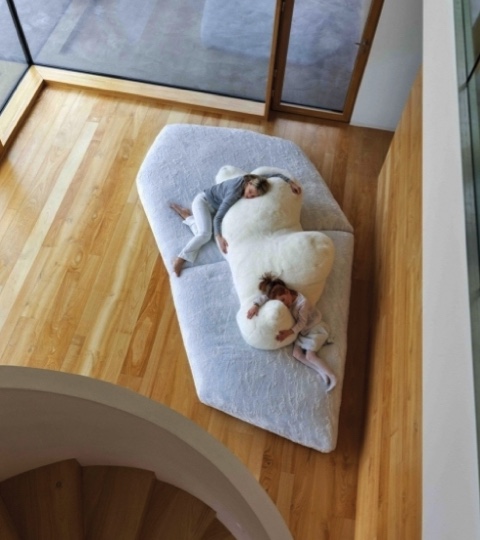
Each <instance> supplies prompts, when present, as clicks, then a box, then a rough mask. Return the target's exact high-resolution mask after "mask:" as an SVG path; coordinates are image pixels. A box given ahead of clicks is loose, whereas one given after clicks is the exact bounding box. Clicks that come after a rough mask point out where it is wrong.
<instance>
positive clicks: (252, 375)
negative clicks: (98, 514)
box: [137, 124, 354, 452]
mask: <svg viewBox="0 0 480 540" xmlns="http://www.w3.org/2000/svg"><path fill="white" fill-rule="evenodd" d="M228 164H230V165H235V166H237V167H239V168H241V169H243V170H247V171H251V170H253V169H255V168H257V167H259V166H262V165H268V166H274V167H279V168H283V169H287V170H288V171H291V172H292V174H293V175H294V176H295V177H296V178H298V179H299V180H300V182H301V183H302V186H303V190H304V199H303V201H304V202H303V206H302V214H301V222H302V226H303V229H304V230H320V231H323V232H325V233H326V234H327V235H328V236H330V238H331V239H332V240H333V242H334V245H335V251H336V255H335V261H334V265H333V269H332V272H331V274H330V275H329V277H328V280H327V284H326V287H325V290H324V292H323V295H322V297H321V299H320V301H319V307H320V309H321V311H322V314H323V318H324V320H325V321H326V322H327V323H328V325H329V326H330V329H331V335H332V338H333V340H334V343H333V344H330V345H326V346H324V347H323V348H322V349H321V351H320V356H322V357H323V358H324V359H325V360H326V361H327V362H328V363H329V364H330V366H331V367H332V369H333V370H334V371H335V373H336V374H337V377H338V384H337V387H336V388H335V389H334V390H332V391H331V392H328V393H327V392H326V389H325V385H324V383H323V381H322V380H321V378H320V377H319V376H318V375H317V374H316V373H315V372H314V371H313V370H311V369H310V368H308V367H306V366H304V365H303V364H301V363H299V362H297V361H296V360H294V359H293V358H292V355H291V351H292V347H291V346H289V347H285V348H282V349H279V350H276V351H264V350H259V349H255V348H253V347H251V346H249V345H248V344H247V343H246V342H245V341H244V340H243V338H242V336H241V334H240V330H239V328H238V326H237V323H236V314H237V311H238V309H239V301H238V297H237V294H236V292H235V290H234V286H233V283H232V277H231V272H230V268H229V264H228V262H227V261H226V260H225V259H224V257H223V256H222V254H221V253H220V252H219V250H218V249H217V247H216V245H215V244H214V243H213V242H210V243H209V244H208V245H207V246H206V247H205V248H204V249H203V250H202V252H201V253H200V255H199V257H198V259H197V261H196V263H195V265H186V266H185V269H184V271H183V273H182V276H181V277H180V278H177V277H176V276H174V275H172V274H171V280H170V284H171V288H172V295H173V299H174V303H175V307H176V310H177V315H178V320H179V324H180V328H181V332H182V337H183V340H184V344H185V349H186V352H187V356H188V359H189V362H190V366H191V370H192V374H193V378H194V381H195V387H196V391H197V394H198V397H199V399H200V401H201V402H202V403H205V404H207V405H210V406H212V407H215V408H217V409H220V410H222V411H224V412H226V413H228V414H230V415H232V416H235V417H237V418H240V419H242V420H244V421H246V422H249V423H251V424H254V425H256V426H259V427H261V428H263V429H266V430H268V431H271V432H273V433H276V434H278V435H281V436H283V437H286V438H288V439H290V440H292V441H294V442H297V443H300V444H302V445H305V446H308V447H311V448H314V449H316V450H319V451H322V452H330V451H332V450H333V449H334V448H335V446H336V441H337V432H338V418H339V412H340V404H341V394H342V383H343V375H344V366H345V356H346V348H347V321H348V307H349V298H350V278H351V267H352V259H353V243H354V238H353V231H352V227H351V226H350V224H349V223H348V221H347V219H346V217H345V216H344V214H343V213H342V211H341V209H340V207H339V206H338V204H337V203H336V202H335V200H334V198H333V197H332V195H331V193H330V191H329V190H328V187H327V186H326V184H325V182H324V181H323V179H322V178H321V176H320V175H319V173H318V171H316V169H315V168H314V166H313V164H312V163H311V162H310V161H309V160H308V158H307V157H306V156H305V154H304V153H303V152H302V151H301V149H300V148H299V147H298V146H297V145H295V144H293V143H292V142H291V141H288V140H284V139H280V138H277V137H270V136H266V135H261V134H258V133H255V132H252V131H247V130H241V129H230V128H216V127H206V126H200V125H189V124H175V125H169V126H167V127H165V128H164V129H163V130H162V131H161V133H160V134H159V135H158V137H157V139H156V140H155V142H154V143H153V145H152V147H151V148H150V150H149V152H148V154H147V156H146V158H145V160H144V162H143V164H142V167H141V169H140V171H139V173H138V177H137V187H138V191H139V195H140V199H141V202H142V204H143V206H144V209H145V213H146V216H147V219H148V220H149V223H150V225H151V227H152V231H153V234H154V236H155V239H156V242H157V245H158V248H159V250H160V254H161V256H162V258H163V261H164V263H165V266H166V267H167V269H168V270H169V272H170V273H171V268H172V261H173V259H174V258H175V257H176V256H177V255H178V253H179V251H180V249H181V247H182V246H183V245H184V244H185V243H186V242H187V241H188V238H189V235H190V234H191V233H190V231H189V229H188V228H187V227H185V226H184V225H182V223H181V220H180V218H179V217H178V216H177V215H176V214H175V213H174V212H173V211H172V210H171V209H170V208H169V202H177V203H180V204H183V205H184V206H189V205H190V203H191V201H192V199H193V197H194V196H195V195H196V193H197V192H199V191H201V190H202V189H204V188H206V187H209V186H210V185H212V184H213V183H214V182H215V176H216V174H217V172H218V171H219V169H220V168H221V167H222V166H224V165H228Z"/></svg>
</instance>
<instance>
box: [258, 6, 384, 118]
mask: <svg viewBox="0 0 480 540" xmlns="http://www.w3.org/2000/svg"><path fill="white" fill-rule="evenodd" d="M383 3H384V0H372V3H371V5H370V9H369V12H368V15H367V19H366V22H365V27H364V29H363V33H362V38H361V40H360V42H359V44H358V46H359V53H358V54H357V58H356V60H355V64H354V68H353V72H352V78H351V80H350V84H349V87H348V90H347V96H346V98H345V104H344V108H343V111H342V112H336V111H329V110H327V109H318V108H314V107H308V106H299V105H288V104H285V103H282V102H281V95H282V87H283V81H284V78H285V69H286V64H287V51H288V41H289V37H290V27H291V24H292V17H293V8H294V4H295V0H277V7H276V13H275V22H274V32H273V40H272V54H271V62H270V71H269V77H268V84H267V93H266V104H267V107H266V110H267V111H269V112H272V111H280V112H286V113H293V114H299V115H303V116H309V117H316V118H325V119H327V120H336V121H337V122H347V123H348V122H350V118H351V117H352V112H353V107H354V105H355V100H356V98H357V94H358V90H359V88H360V83H361V81H362V77H363V73H364V71H365V67H366V65H367V60H368V56H369V54H370V49H371V45H372V42H373V38H374V36H375V32H376V29H377V26H378V21H379V19H380V14H381V12H382V7H383Z"/></svg>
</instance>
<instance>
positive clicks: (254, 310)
mask: <svg viewBox="0 0 480 540" xmlns="http://www.w3.org/2000/svg"><path fill="white" fill-rule="evenodd" d="M267 301H268V296H267V295H266V294H260V295H258V296H256V297H255V299H254V301H253V306H252V307H251V308H250V309H249V310H248V311H247V319H251V318H253V317H255V315H257V314H258V312H259V311H260V308H261V307H262V306H263V304H265V302H267Z"/></svg>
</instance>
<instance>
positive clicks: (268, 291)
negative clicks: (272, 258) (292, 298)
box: [258, 272, 290, 300]
mask: <svg viewBox="0 0 480 540" xmlns="http://www.w3.org/2000/svg"><path fill="white" fill-rule="evenodd" d="M258 288H259V289H260V290H261V291H262V292H263V294H265V295H267V297H268V298H269V299H270V300H274V299H275V298H276V297H277V296H279V295H280V294H283V293H284V292H285V291H288V290H290V289H289V288H288V287H287V286H286V284H285V282H284V281H283V279H280V278H278V277H276V276H274V275H273V274H272V273H270V272H266V273H265V274H263V276H262V277H261V278H260V283H259V284H258Z"/></svg>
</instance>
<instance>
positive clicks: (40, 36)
mask: <svg viewBox="0 0 480 540" xmlns="http://www.w3.org/2000/svg"><path fill="white" fill-rule="evenodd" d="M16 3H17V10H18V14H19V17H20V20H21V21H22V26H23V27H24V31H25V35H26V38H27V41H28V42H29V44H30V47H31V52H32V57H33V59H34V62H35V63H37V64H44V65H50V66H55V67H64V68H67V69H73V70H79V71H85V72H90V73H99V74H105V75H113V76H117V77H122V78H128V79H134V80H140V81H147V82H153V83H158V84H163V85H167V86H174V87H179V88H187V89H193V90H200V91H205V92H211V93H216V94H223V95H228V96H235V97H242V98H248V99H253V100H258V101H264V99H265V92H266V83H267V75H268V65H269V55H270V47H271V40H272V34H273V21H274V13H275V5H276V2H275V0H263V1H261V2H258V0H244V1H242V2H238V1H236V0H135V1H132V0H42V2H41V3H40V2H32V1H31V0H17V1H16Z"/></svg>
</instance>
